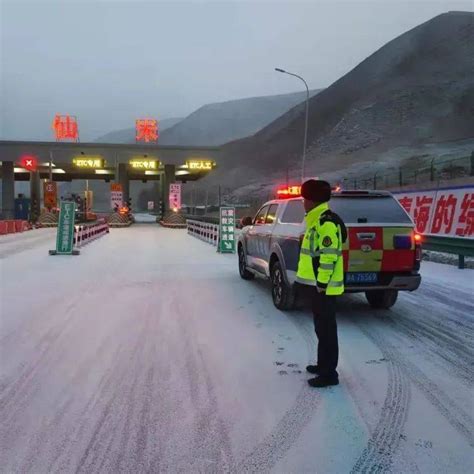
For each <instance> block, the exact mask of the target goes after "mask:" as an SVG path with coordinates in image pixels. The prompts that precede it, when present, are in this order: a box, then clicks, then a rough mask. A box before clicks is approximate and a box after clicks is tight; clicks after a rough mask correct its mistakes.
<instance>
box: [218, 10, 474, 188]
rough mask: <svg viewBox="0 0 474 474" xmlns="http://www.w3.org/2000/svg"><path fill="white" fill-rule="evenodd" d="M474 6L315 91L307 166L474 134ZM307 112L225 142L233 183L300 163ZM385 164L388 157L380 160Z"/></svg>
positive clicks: (345, 164) (360, 159)
mask: <svg viewBox="0 0 474 474" xmlns="http://www.w3.org/2000/svg"><path fill="white" fill-rule="evenodd" d="M473 58H474V13H468V12H449V13H446V14H443V15H440V16H437V17H435V18H433V19H431V20H430V21H428V22H426V23H424V24H422V25H419V26H418V27H416V28H414V29H412V30H410V31H408V32H406V33H404V34H402V35H401V36H399V37H397V38H395V39H394V40H393V41H391V42H389V43H387V44H386V45H385V46H383V47H382V48H380V49H379V50H378V51H376V52H375V53H374V54H372V55H371V56H370V57H368V58H367V59H365V60H364V61H363V62H362V63H360V64H359V65H358V66H357V67H355V68H354V69H353V70H352V71H350V72H349V73H348V74H346V75H345V76H343V77H342V78H340V79H339V80H338V81H336V82H335V83H334V84H332V85H331V86H330V87H328V88H327V89H325V90H323V91H322V92H321V93H319V94H318V95H316V96H314V97H312V99H311V101H310V117H309V132H308V152H307V173H308V174H309V175H321V174H322V173H324V172H329V171H334V170H338V169H347V168H350V167H351V166H353V165H354V164H356V163H372V164H373V163H377V162H378V161H385V160H389V159H390V160H397V156H396V150H397V149H399V148H400V147H405V148H407V147H408V148H410V147H411V148H413V149H416V148H417V147H420V146H424V145H426V144H428V143H446V142H452V141H456V140H461V139H466V138H474V59H473ZM303 129H304V113H303V109H302V108H301V107H296V108H294V109H292V110H290V111H289V112H287V113H286V114H284V115H283V116H281V117H279V118H278V119H277V120H275V121H274V122H272V123H271V124H269V125H268V126H267V127H265V128H264V129H262V130H261V131H259V132H258V133H256V134H255V135H254V136H252V137H248V138H245V139H243V140H238V141H234V142H232V143H229V144H227V145H225V147H224V154H223V155H224V156H223V158H222V161H221V167H220V173H218V174H217V175H215V177H214V178H211V180H212V179H215V180H219V182H222V180H225V179H226V177H228V179H229V182H232V183H241V184H244V183H247V182H248V176H249V170H253V171H252V172H251V173H250V175H251V176H252V177H253V179H254V180H255V181H260V182H261V180H263V179H266V178H268V176H270V175H272V174H275V173H276V172H279V174H280V176H281V175H282V171H283V170H285V169H287V168H290V170H291V169H292V168H295V170H296V169H299V162H300V157H301V148H302V143H303ZM379 164H380V163H379Z"/></svg>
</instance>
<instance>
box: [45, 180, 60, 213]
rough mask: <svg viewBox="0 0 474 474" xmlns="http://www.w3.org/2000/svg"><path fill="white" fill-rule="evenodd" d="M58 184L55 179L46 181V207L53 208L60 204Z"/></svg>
mask: <svg viewBox="0 0 474 474" xmlns="http://www.w3.org/2000/svg"><path fill="white" fill-rule="evenodd" d="M57 195H58V191H57V185H56V183H55V182H54V181H46V182H45V183H44V185H43V199H44V207H46V208H47V209H52V208H53V207H56V206H57V205H58V199H57Z"/></svg>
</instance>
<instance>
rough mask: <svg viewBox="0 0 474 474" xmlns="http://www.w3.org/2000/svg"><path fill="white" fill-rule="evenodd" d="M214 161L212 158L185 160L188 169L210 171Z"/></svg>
mask: <svg viewBox="0 0 474 474" xmlns="http://www.w3.org/2000/svg"><path fill="white" fill-rule="evenodd" d="M215 165H216V163H215V162H214V161H212V160H187V161H186V167H187V168H188V169H189V170H190V171H211V170H212V168H214V167H215Z"/></svg>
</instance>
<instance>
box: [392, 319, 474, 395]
mask: <svg viewBox="0 0 474 474" xmlns="http://www.w3.org/2000/svg"><path fill="white" fill-rule="evenodd" d="M388 319H389V321H390V323H391V325H392V326H393V329H394V330H395V331H397V332H399V333H401V334H404V335H408V336H409V337H411V338H413V339H416V340H418V341H420V342H421V343H422V344H424V346H425V347H426V349H427V350H428V351H430V352H431V353H432V354H433V355H434V356H437V357H438V358H441V359H442V360H443V361H444V362H445V363H446V364H447V365H448V366H449V372H450V373H451V374H454V375H456V376H457V377H458V378H459V379H460V380H461V381H462V382H464V383H465V384H467V385H468V386H472V383H473V381H474V367H473V365H472V361H473V360H474V353H473V352H472V351H471V350H469V348H468V347H466V346H465V345H464V344H463V343H461V342H459V341H457V340H456V339H454V338H453V337H450V336H449V335H447V334H445V333H444V332H443V326H442V325H439V326H438V325H436V324H432V323H430V322H428V321H422V320H416V321H414V320H411V319H409V318H407V317H405V316H403V315H401V314H400V313H397V314H396V315H395V316H391V315H390V316H388Z"/></svg>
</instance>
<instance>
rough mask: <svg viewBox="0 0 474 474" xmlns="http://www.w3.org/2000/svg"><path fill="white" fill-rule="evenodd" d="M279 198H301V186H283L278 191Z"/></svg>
mask: <svg viewBox="0 0 474 474" xmlns="http://www.w3.org/2000/svg"><path fill="white" fill-rule="evenodd" d="M277 196H278V197H279V198H286V197H297V196H301V186H282V187H280V188H278V189H277Z"/></svg>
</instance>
